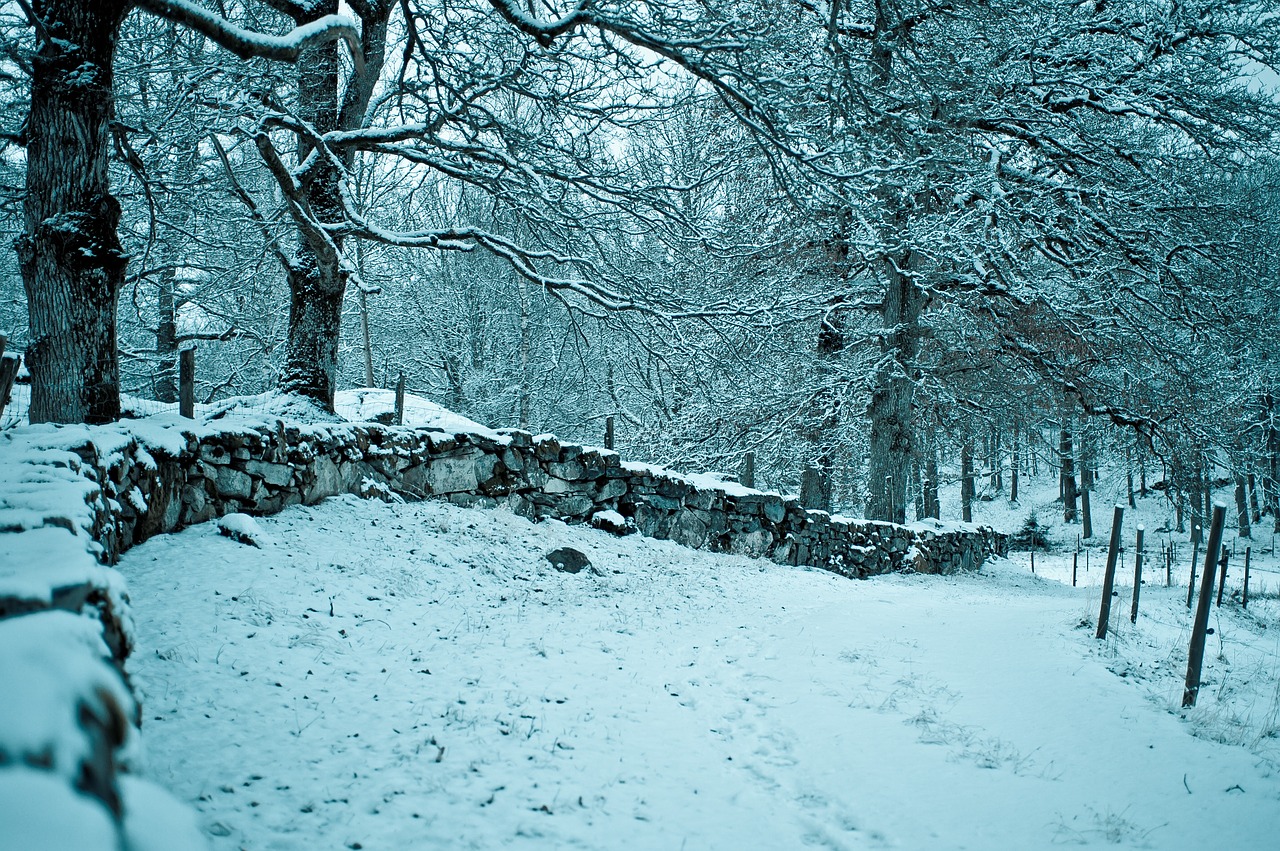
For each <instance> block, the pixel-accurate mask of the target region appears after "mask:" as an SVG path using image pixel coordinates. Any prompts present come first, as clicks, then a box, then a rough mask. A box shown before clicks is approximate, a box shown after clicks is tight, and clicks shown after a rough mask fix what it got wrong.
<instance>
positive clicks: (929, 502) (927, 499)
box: [924, 432, 942, 520]
mask: <svg viewBox="0 0 1280 851" xmlns="http://www.w3.org/2000/svg"><path fill="white" fill-rule="evenodd" d="M925 475H926V476H928V477H929V478H928V481H927V482H926V483H925V488H924V513H925V516H927V517H932V518H933V519H934V520H938V519H940V518H941V517H942V506H941V505H940V504H939V503H938V440H937V434H936V432H935V433H934V434H933V436H932V437H931V438H930V440H929V454H928V455H926V456H925Z"/></svg>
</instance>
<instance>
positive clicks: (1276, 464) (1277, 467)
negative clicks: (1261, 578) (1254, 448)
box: [1262, 392, 1280, 532]
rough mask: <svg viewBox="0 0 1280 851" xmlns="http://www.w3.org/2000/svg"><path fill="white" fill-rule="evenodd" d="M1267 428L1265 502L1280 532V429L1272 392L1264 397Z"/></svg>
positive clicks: (1276, 528)
mask: <svg viewBox="0 0 1280 851" xmlns="http://www.w3.org/2000/svg"><path fill="white" fill-rule="evenodd" d="M1262 408H1263V414H1264V416H1265V418H1266V426H1267V475H1266V476H1264V477H1263V484H1262V491H1263V501H1264V502H1265V503H1266V506H1267V511H1269V512H1271V522H1272V528H1273V530H1274V531H1276V532H1280V428H1277V426H1276V415H1275V403H1274V400H1273V397H1272V395H1271V393H1270V392H1268V393H1265V394H1263V397H1262Z"/></svg>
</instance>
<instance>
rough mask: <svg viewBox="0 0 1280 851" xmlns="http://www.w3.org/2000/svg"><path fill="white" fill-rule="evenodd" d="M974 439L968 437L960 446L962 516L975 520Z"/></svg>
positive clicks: (967, 519) (965, 520)
mask: <svg viewBox="0 0 1280 851" xmlns="http://www.w3.org/2000/svg"><path fill="white" fill-rule="evenodd" d="M973 494H974V487H973V441H972V440H971V439H966V440H965V442H964V445H963V446H961V447H960V518H961V519H962V520H964V522H966V523H972V522H973Z"/></svg>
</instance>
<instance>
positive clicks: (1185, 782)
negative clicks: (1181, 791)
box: [1182, 774, 1191, 795]
mask: <svg viewBox="0 0 1280 851" xmlns="http://www.w3.org/2000/svg"><path fill="white" fill-rule="evenodd" d="M1182 785H1183V786H1184V787H1185V788H1186V790H1187V794H1188V795H1190V794H1191V787H1190V786H1187V775H1185V774H1184V775H1182Z"/></svg>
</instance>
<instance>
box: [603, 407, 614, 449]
mask: <svg viewBox="0 0 1280 851" xmlns="http://www.w3.org/2000/svg"><path fill="white" fill-rule="evenodd" d="M604 448H605V449H612V448H613V415H612V414H610V415H609V416H607V417H605V418H604Z"/></svg>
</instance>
